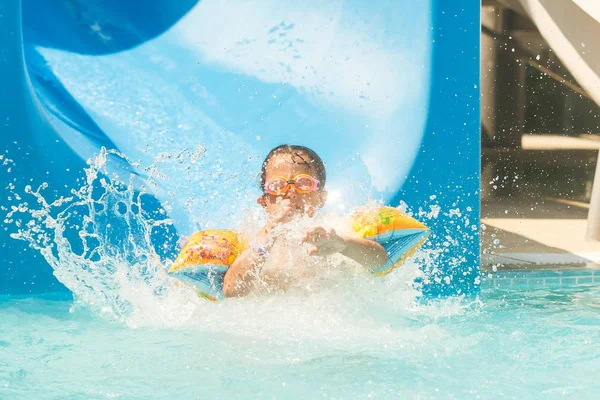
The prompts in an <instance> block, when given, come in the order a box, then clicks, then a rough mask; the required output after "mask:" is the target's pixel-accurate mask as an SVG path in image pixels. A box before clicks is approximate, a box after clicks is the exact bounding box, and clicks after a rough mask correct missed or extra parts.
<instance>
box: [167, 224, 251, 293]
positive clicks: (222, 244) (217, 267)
mask: <svg viewBox="0 0 600 400" xmlns="http://www.w3.org/2000/svg"><path fill="white" fill-rule="evenodd" d="M243 250H244V249H243V245H242V241H241V238H240V236H239V234H238V233H237V232H234V231H230V230H226V229H212V230H206V231H202V232H197V233H195V234H193V235H192V236H190V238H189V240H188V242H187V243H186V245H185V246H184V247H183V249H182V250H181V253H179V256H178V257H177V259H176V260H175V262H174V263H173V265H172V266H171V268H170V269H169V271H168V273H169V275H171V276H174V277H176V278H178V279H179V280H181V281H182V282H184V283H186V284H188V285H190V286H192V287H193V288H194V289H196V291H197V292H198V293H199V294H200V295H201V296H203V297H206V298H207V299H209V300H217V299H222V298H223V277H224V276H225V272H227V269H228V268H229V266H230V265H231V264H233V262H234V261H235V259H236V258H237V256H238V255H239V254H240V253H241V252H242V251H243Z"/></svg>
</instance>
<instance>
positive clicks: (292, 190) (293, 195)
mask: <svg viewBox="0 0 600 400" xmlns="http://www.w3.org/2000/svg"><path fill="white" fill-rule="evenodd" d="M296 196H298V192H297V191H296V188H295V187H294V185H292V186H290V190H288V191H287V193H286V197H288V198H290V199H293V198H296Z"/></svg>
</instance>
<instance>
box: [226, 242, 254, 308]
mask: <svg viewBox="0 0 600 400" xmlns="http://www.w3.org/2000/svg"><path fill="white" fill-rule="evenodd" d="M263 262H264V257H263V255H261V254H259V253H258V251H256V250H255V249H253V248H250V249H247V250H246V251H244V252H243V253H242V254H240V255H239V256H238V258H236V260H235V261H234V262H233V264H231V266H230V267H229V269H228V270H227V272H226V273H225V277H223V295H224V296H225V297H239V296H246V295H247V294H248V293H249V292H250V289H251V287H252V282H253V281H254V279H256V274H253V273H252V272H253V271H256V270H257V269H258V268H259V267H260V265H261V264H262V263H263Z"/></svg>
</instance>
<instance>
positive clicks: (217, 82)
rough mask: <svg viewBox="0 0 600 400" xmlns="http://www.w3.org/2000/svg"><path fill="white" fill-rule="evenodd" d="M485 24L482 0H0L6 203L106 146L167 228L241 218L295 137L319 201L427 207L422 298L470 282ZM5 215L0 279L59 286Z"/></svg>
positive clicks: (23, 290) (1, 203) (0, 128)
mask: <svg viewBox="0 0 600 400" xmlns="http://www.w3.org/2000/svg"><path fill="white" fill-rule="evenodd" d="M479 29H480V28H479V1H478V0H463V1H458V2H447V1H444V0H432V1H419V2H415V1H393V0H389V1H386V0H378V1H372V2H364V1H359V0H335V1H330V2H316V1H308V2H296V1H291V0H290V1H281V0H246V1H241V0H235V1H234V0H204V1H200V2H199V1H196V0H176V1H175V0H149V1H144V2H139V1H135V0H55V1H51V2H50V1H42V0H21V1H18V0H0V87H1V88H2V91H1V92H0V96H1V99H0V151H1V155H2V160H0V164H2V166H1V169H0V174H1V186H2V188H3V189H4V188H6V190H5V191H4V194H3V195H2V197H1V198H0V207H2V209H1V210H0V213H1V214H3V218H4V214H6V213H7V212H8V211H9V210H10V209H11V207H12V206H15V204H17V202H16V199H15V196H14V193H21V194H22V193H23V191H24V187H25V186H26V185H31V186H32V187H37V186H39V185H40V184H42V183H44V182H46V183H47V184H48V189H46V192H45V196H51V197H55V198H58V197H60V196H61V195H68V194H69V192H70V190H71V188H75V187H78V186H80V185H81V177H82V170H83V168H84V167H85V166H86V160H88V159H89V158H90V157H93V156H95V155H97V154H98V153H99V152H100V149H102V148H106V149H111V150H117V151H118V152H120V153H121V154H123V155H125V156H126V157H127V160H131V161H132V162H128V161H127V160H125V159H124V158H122V157H114V160H112V163H111V172H115V173H116V174H118V175H119V176H122V177H125V176H127V175H131V174H133V175H135V176H137V182H140V185H141V186H148V187H149V188H150V189H148V190H149V191H150V192H151V193H152V195H153V197H154V199H155V200H156V201H155V203H154V204H153V205H152V206H151V207H155V208H156V209H160V210H166V212H167V213H168V216H169V217H170V218H172V219H173V221H174V229H176V233H175V231H173V232H171V234H170V235H168V239H173V238H174V237H175V236H177V235H189V234H190V233H192V232H194V231H196V230H199V229H205V228H214V227H230V228H236V227H239V226H240V224H242V223H243V220H244V215H245V212H246V210H247V209H248V208H251V207H254V206H256V205H255V199H256V197H257V196H258V188H257V184H256V181H257V180H256V175H257V173H258V171H259V170H260V162H261V160H262V157H264V155H265V154H266V153H267V152H268V151H269V150H270V149H271V148H272V147H275V146H276V145H279V144H282V143H291V144H302V145H306V146H309V147H311V148H313V149H314V150H316V151H317V152H318V153H319V154H320V155H321V156H322V158H323V159H324V161H325V162H326V164H327V173H328V183H327V186H328V188H327V189H328V191H329V194H330V199H329V202H328V205H327V208H328V209H329V210H342V211H348V210H351V209H352V208H353V207H356V206H358V205H360V204H363V203H365V202H366V201H367V200H369V199H372V198H374V199H377V200H381V201H383V202H384V203H386V204H390V205H393V206H398V205H399V204H400V203H401V202H404V203H406V205H407V206H408V208H409V209H410V210H411V211H413V212H415V213H417V215H419V216H420V217H421V218H420V219H425V220H424V221H423V222H425V223H426V224H428V225H429V226H430V227H431V229H432V230H433V235H432V236H431V239H430V242H429V243H428V245H427V247H428V248H429V249H433V250H434V251H435V253H436V254H437V255H436V258H435V262H434V263H433V264H431V263H430V265H426V266H424V270H425V272H426V277H425V280H424V283H425V286H424V288H423V292H424V293H425V294H426V295H429V296H438V295H452V294H459V293H475V292H477V290H478V275H479V267H478V266H479V236H478V229H479V228H478V227H479V140H480V136H479V89H478V82H479ZM149 181H152V182H151V183H153V184H152V185H145V183H148V182H149ZM23 197H25V196H23ZM419 210H421V213H420V214H419ZM16 229H18V228H17V227H16V226H15V224H14V223H12V222H11V221H7V222H5V223H4V225H3V229H2V230H0V246H1V247H0V249H1V255H0V294H2V293H4V294H7V293H8V294H29V293H45V292H53V291H61V290H66V289H65V288H64V287H63V286H62V285H61V284H60V283H59V282H58V280H57V279H56V278H55V277H54V276H53V274H52V269H51V268H50V266H49V265H48V264H47V262H46V261H45V260H44V258H43V257H42V256H41V255H40V254H38V253H37V252H36V251H33V250H31V249H30V248H28V246H27V244H26V243H25V242H23V241H18V240H15V239H13V238H11V237H10V235H11V234H12V233H14V232H15V231H16ZM165 240H166V239H165ZM163 247H165V246H163ZM166 247H168V246H166ZM171 251H175V247H173V248H172V249H171ZM167 255H168V254H167Z"/></svg>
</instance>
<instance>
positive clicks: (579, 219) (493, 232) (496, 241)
mask: <svg viewBox="0 0 600 400" xmlns="http://www.w3.org/2000/svg"><path fill="white" fill-rule="evenodd" d="M521 149H522V151H524V152H529V153H531V154H529V153H528V154H529V155H530V160H528V161H527V163H526V164H524V165H521V168H522V169H521V170H520V171H519V174H522V173H523V172H527V171H524V169H525V170H529V171H531V170H535V171H537V172H535V173H536V174H539V176H537V178H535V179H534V182H531V181H529V182H528V183H529V185H527V184H526V185H520V187H519V186H516V188H515V192H516V193H513V195H512V196H509V197H492V196H484V198H485V200H483V201H482V204H481V218H482V221H481V222H482V224H483V225H484V227H485V229H484V230H482V231H481V233H482V238H481V239H482V248H481V251H482V266H483V270H484V271H485V270H491V269H493V267H495V268H496V269H498V270H502V269H503V270H509V269H543V268H550V267H552V266H560V267H561V268H562V269H564V268H568V267H574V268H581V267H589V268H600V242H592V241H586V239H585V231H586V225H587V214H588V210H589V204H588V203H586V202H582V201H576V200H574V198H577V197H579V198H581V194H579V196H577V195H575V196H573V195H570V196H566V195H564V193H571V194H574V192H573V190H574V188H575V186H576V185H577V184H579V186H582V185H585V182H582V181H577V179H578V176H573V175H572V173H569V172H568V169H565V168H569V167H568V166H569V165H570V167H571V168H575V169H580V170H581V169H585V170H587V171H589V173H590V176H589V178H592V177H593V171H594V166H595V160H596V158H597V151H598V150H600V137H599V136H597V135H579V136H576V137H565V136H561V135H539V134H537V135H523V137H522V140H521ZM555 151H562V152H565V153H564V154H563V153H560V154H558V153H554V152H555ZM568 152H570V153H568ZM498 157H499V159H500V160H504V161H508V163H509V165H510V164H515V161H518V160H519V156H518V155H516V153H515V154H514V155H512V156H511V155H510V154H509V153H507V154H500V155H499V156H498ZM550 161H551V162H550ZM571 164H573V165H574V166H575V167H573V165H571ZM553 169H554V170H555V171H556V170H558V171H560V173H559V174H556V173H555V174H554V175H550V174H549V172H550V171H552V170H553ZM584 175H585V174H584ZM569 177H571V180H569ZM491 178H492V180H493V175H492V176H491ZM557 181H563V182H562V187H561V188H560V189H558V190H556V189H555V190H554V192H555V193H563V195H561V196H556V197H553V196H549V195H548V194H546V195H542V194H541V192H543V191H544V189H545V188H547V187H554V188H556V187H557V183H560V182H557ZM482 183H483V184H484V185H485V184H487V183H488V182H487V181H486V179H484V182H482ZM532 183H533V185H532ZM489 184H490V185H492V184H494V183H493V182H489ZM589 184H591V182H589ZM483 189H484V190H485V188H483ZM519 192H521V193H519ZM546 193H547V190H546Z"/></svg>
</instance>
